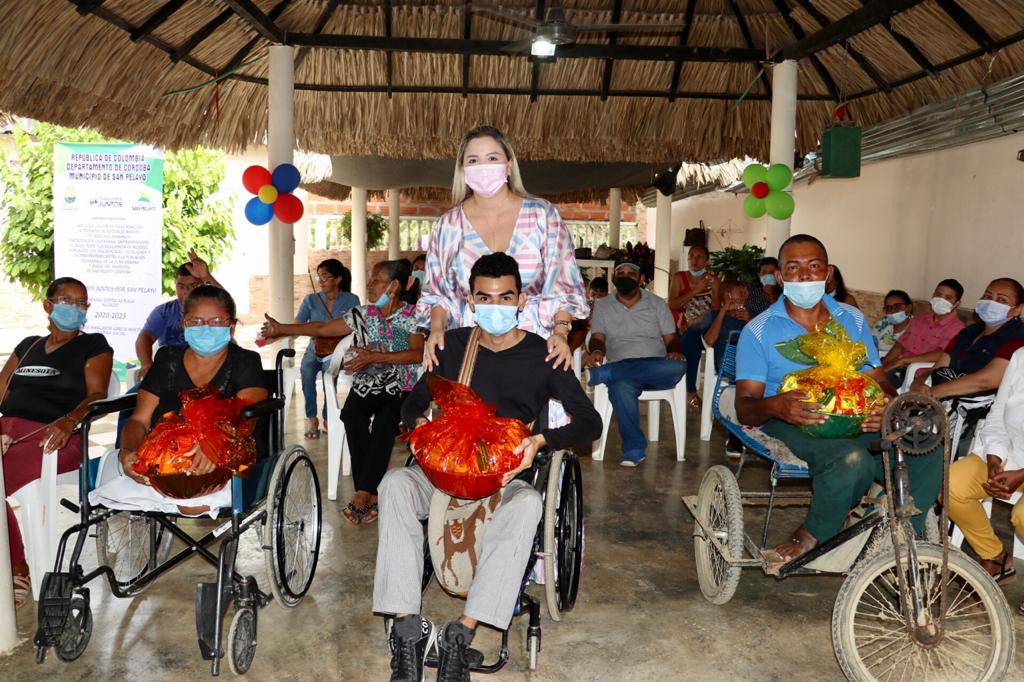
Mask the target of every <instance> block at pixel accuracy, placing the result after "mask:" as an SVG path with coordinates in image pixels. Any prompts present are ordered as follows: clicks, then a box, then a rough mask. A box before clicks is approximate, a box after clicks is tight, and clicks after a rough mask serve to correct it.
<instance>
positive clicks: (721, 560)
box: [693, 465, 743, 604]
mask: <svg viewBox="0 0 1024 682" xmlns="http://www.w3.org/2000/svg"><path fill="white" fill-rule="evenodd" d="M697 515H698V518H699V519H700V520H701V522H702V523H703V524H704V528H705V529H706V531H705V530H702V529H701V526H700V524H695V526H694V535H693V550H694V555H695V559H696V564H697V582H698V583H699V584H700V591H701V592H702V593H703V594H704V598H705V599H707V600H708V601H709V602H711V603H712V604H725V603H726V602H728V601H729V600H730V599H732V595H733V594H735V593H736V587H737V586H738V585H739V584H740V570H741V569H740V567H739V566H733V565H731V564H729V563H728V562H727V561H726V560H725V557H724V556H722V554H721V553H720V552H719V551H718V550H717V549H716V548H715V546H714V545H713V544H712V543H711V542H710V541H709V540H708V539H707V538H706V537H705V535H704V532H708V533H712V534H714V537H715V539H717V540H718V541H719V542H720V543H721V544H723V545H725V547H726V548H727V549H728V550H729V554H731V555H732V556H733V557H739V556H741V555H742V553H743V500H742V499H741V498H740V487H739V484H738V483H736V477H735V476H733V475H732V472H731V471H729V470H728V469H727V468H725V467H724V466H721V465H717V466H713V467H711V468H710V469H708V471H707V473H706V474H704V478H703V479H701V482H700V491H699V492H698V494H697Z"/></svg>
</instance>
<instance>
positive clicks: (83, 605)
mask: <svg viewBox="0 0 1024 682" xmlns="http://www.w3.org/2000/svg"><path fill="white" fill-rule="evenodd" d="M91 637H92V610H90V609H89V602H88V600H87V599H85V598H83V597H80V596H78V597H74V598H73V599H72V600H71V603H70V604H69V605H68V615H67V620H66V621H65V622H64V631H63V632H62V633H61V635H60V641H59V642H57V644H56V646H54V651H55V652H56V653H57V658H59V659H60V660H62V661H64V662H65V663H70V662H71V661H73V660H75V659H76V658H78V657H79V656H81V655H82V653H83V652H84V651H85V647H87V646H89V639H90V638H91Z"/></svg>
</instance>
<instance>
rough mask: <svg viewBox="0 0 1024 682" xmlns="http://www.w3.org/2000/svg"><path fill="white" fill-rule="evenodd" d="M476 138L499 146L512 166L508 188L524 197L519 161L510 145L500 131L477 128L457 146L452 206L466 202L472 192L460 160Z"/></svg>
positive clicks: (487, 127)
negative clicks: (493, 142)
mask: <svg viewBox="0 0 1024 682" xmlns="http://www.w3.org/2000/svg"><path fill="white" fill-rule="evenodd" d="M478 137H489V138H491V139H493V140H494V141H495V142H497V143H498V144H499V145H501V149H502V151H504V152H505V157H506V158H507V159H508V160H509V162H510V163H511V164H512V172H511V173H510V174H509V177H508V188H509V189H510V190H512V191H513V192H515V193H516V194H520V195H523V196H525V195H526V188H525V187H523V178H522V176H521V175H520V174H519V161H517V160H516V153H515V152H514V151H512V145H511V144H509V141H508V140H507V139H506V138H505V136H504V135H503V134H502V132H501V131H500V130H498V129H497V128H495V127H494V126H477V127H476V128H473V129H472V130H470V131H469V132H468V133H466V135H465V137H463V138H462V142H461V143H460V144H459V154H458V156H456V157H455V176H454V177H453V178H452V206H457V205H459V204H461V203H462V202H463V201H465V200H466V197H467V196H468V195H471V194H472V193H473V190H471V189H469V188H468V187H467V186H466V175H465V172H464V171H463V170H462V158H463V157H464V156H465V155H466V147H467V146H468V145H469V143H470V142H472V141H473V140H475V139H477V138H478Z"/></svg>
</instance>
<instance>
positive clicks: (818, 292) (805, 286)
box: [782, 280, 825, 309]
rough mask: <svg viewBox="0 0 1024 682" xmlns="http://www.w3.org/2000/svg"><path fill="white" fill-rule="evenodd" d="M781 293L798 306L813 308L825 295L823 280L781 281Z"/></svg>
mask: <svg viewBox="0 0 1024 682" xmlns="http://www.w3.org/2000/svg"><path fill="white" fill-rule="evenodd" d="M782 295H783V296H785V297H786V298H788V299H789V301H790V303H792V304H793V305H795V306H797V307H798V308H804V309H807V308H813V307H814V306H816V305H818V302H819V301H821V298H822V296H824V295H825V280H821V281H820V282H785V281H784V282H783V283H782Z"/></svg>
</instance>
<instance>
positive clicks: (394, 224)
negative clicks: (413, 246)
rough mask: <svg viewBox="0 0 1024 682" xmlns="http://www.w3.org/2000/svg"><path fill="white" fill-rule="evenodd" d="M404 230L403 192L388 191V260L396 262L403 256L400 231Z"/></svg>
mask: <svg viewBox="0 0 1024 682" xmlns="http://www.w3.org/2000/svg"><path fill="white" fill-rule="evenodd" d="M401 228H402V192H401V190H397V189H392V190H388V260H395V259H397V258H398V257H399V255H401V252H402V247H401V245H400V244H399V243H398V238H399V236H400V235H399V230H400V229H401Z"/></svg>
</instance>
